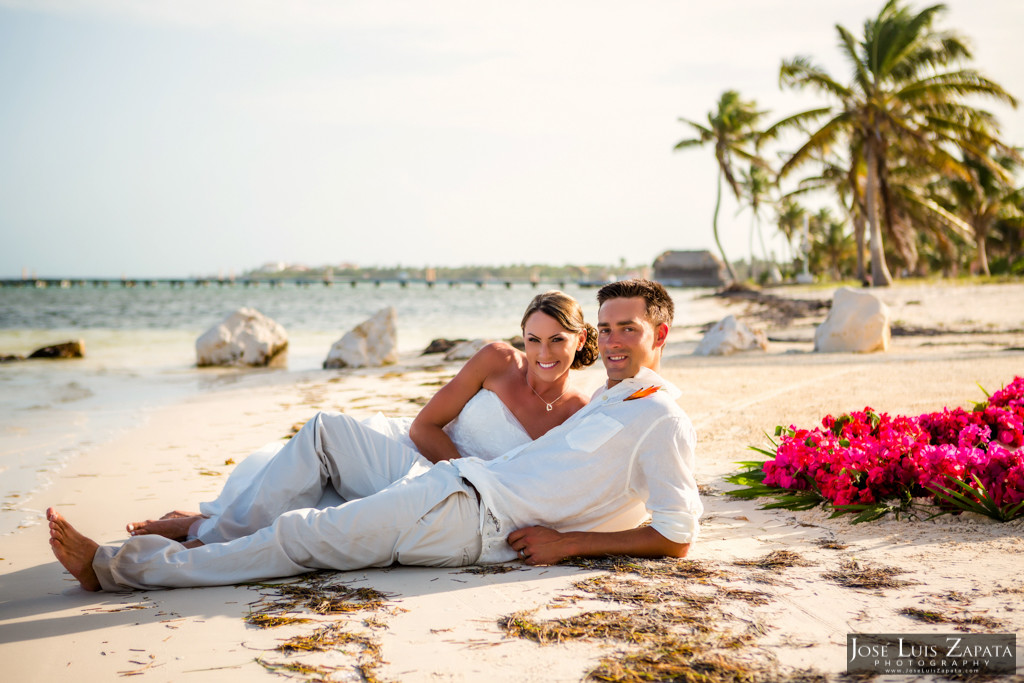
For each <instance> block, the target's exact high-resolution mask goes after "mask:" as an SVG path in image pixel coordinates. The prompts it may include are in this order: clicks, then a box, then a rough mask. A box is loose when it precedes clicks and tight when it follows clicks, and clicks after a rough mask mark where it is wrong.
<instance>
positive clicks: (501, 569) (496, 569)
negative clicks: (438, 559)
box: [452, 564, 529, 576]
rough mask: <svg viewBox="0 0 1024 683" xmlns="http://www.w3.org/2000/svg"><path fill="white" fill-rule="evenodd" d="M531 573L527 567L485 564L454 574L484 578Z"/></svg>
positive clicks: (466, 568)
mask: <svg viewBox="0 0 1024 683" xmlns="http://www.w3.org/2000/svg"><path fill="white" fill-rule="evenodd" d="M521 571H529V570H528V569H527V568H526V567H519V566H516V565H513V564H483V565H472V566H469V567H465V568H464V569H462V570H461V571H457V572H452V573H453V574H477V575H480V576H484V575H487V574H507V573H509V572H521Z"/></svg>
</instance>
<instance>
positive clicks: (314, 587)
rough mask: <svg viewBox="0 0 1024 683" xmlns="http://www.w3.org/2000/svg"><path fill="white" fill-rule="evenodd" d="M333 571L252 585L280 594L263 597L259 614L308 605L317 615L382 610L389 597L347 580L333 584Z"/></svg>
mask: <svg viewBox="0 0 1024 683" xmlns="http://www.w3.org/2000/svg"><path fill="white" fill-rule="evenodd" d="M332 576H333V574H331V573H329V572H320V573H314V574H306V575H305V576H304V577H302V578H301V579H300V580H298V581H295V582H292V583H279V584H268V583H258V584H250V585H253V586H256V587H258V588H262V589H268V588H269V589H272V590H274V591H275V592H276V593H277V595H276V596H275V597H273V598H270V597H268V596H264V598H263V600H262V602H263V603H264V605H263V606H262V607H260V609H259V610H257V611H258V612H260V613H269V612H281V611H295V610H296V609H300V608H305V609H308V610H309V611H311V612H314V613H316V614H343V613H346V612H357V611H360V610H373V609H380V608H381V607H383V606H384V604H385V603H386V602H387V600H388V596H387V595H386V594H385V593H382V592H381V591H378V590H376V589H375V588H366V587H362V588H350V587H349V586H347V585H345V584H344V583H330V581H331V577H332Z"/></svg>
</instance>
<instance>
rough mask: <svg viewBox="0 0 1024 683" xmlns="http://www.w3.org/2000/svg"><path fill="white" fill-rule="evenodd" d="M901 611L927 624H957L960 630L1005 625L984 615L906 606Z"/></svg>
mask: <svg viewBox="0 0 1024 683" xmlns="http://www.w3.org/2000/svg"><path fill="white" fill-rule="evenodd" d="M899 613H900V614H902V615H903V616H905V617H910V618H911V619H914V620H916V621H920V622H924V623H926V624H956V630H958V631H970V630H971V629H970V627H971V626H979V627H981V628H983V629H987V630H993V629H999V628H1002V627H1003V622H1001V621H999V620H998V619H993V618H992V617H986V616H984V615H976V616H970V617H951V616H949V615H947V614H944V613H943V612H940V611H938V610H924V609H920V608H918V607H904V608H902V609H900V610H899Z"/></svg>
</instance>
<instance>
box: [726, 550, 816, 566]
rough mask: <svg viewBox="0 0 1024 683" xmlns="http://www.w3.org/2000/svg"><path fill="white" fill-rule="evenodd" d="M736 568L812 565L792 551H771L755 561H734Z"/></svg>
mask: <svg viewBox="0 0 1024 683" xmlns="http://www.w3.org/2000/svg"><path fill="white" fill-rule="evenodd" d="M733 564H734V565H736V566H738V567H757V568H759V569H773V570H774V569H787V568H789V567H807V566H809V565H811V564H813V563H811V562H808V561H807V560H805V559H804V558H803V557H802V556H801V555H800V554H799V553H797V552H794V551H792V550H773V551H771V552H770V553H768V554H767V555H765V556H764V557H761V558H758V559H756V560H736V561H734V562H733Z"/></svg>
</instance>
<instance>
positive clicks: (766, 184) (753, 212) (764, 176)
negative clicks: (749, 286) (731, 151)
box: [740, 164, 775, 280]
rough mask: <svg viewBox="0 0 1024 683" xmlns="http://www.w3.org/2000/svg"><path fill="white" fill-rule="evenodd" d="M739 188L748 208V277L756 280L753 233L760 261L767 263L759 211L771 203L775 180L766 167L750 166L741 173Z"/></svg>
mask: <svg viewBox="0 0 1024 683" xmlns="http://www.w3.org/2000/svg"><path fill="white" fill-rule="evenodd" d="M740 187H741V189H742V190H743V197H744V199H746V202H747V206H749V207H750V277H751V278H752V279H754V280H757V275H756V273H755V270H754V263H755V259H754V233H755V232H756V233H757V237H758V240H759V241H760V242H761V259H762V261H764V262H766V263H767V262H768V260H769V256H768V247H767V246H765V243H764V231H762V230H761V210H762V208H763V204H764V203H765V202H766V201H767V202H769V203H771V193H772V190H773V189H774V188H775V180H774V178H773V174H772V172H771V171H770V170H769V169H768V168H767V167H766V166H759V165H757V164H751V165H750V168H749V169H748V170H745V171H743V177H742V178H741V179H740Z"/></svg>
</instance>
